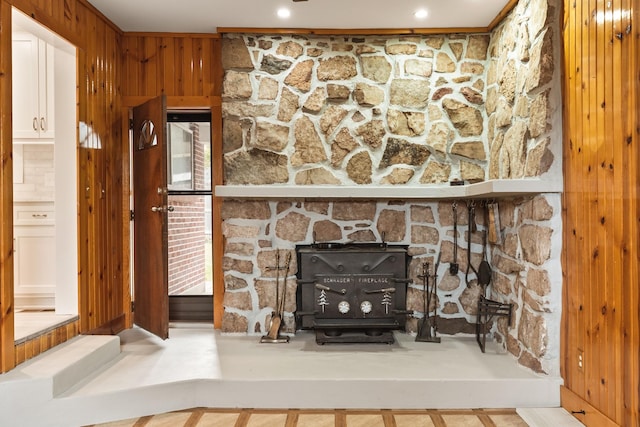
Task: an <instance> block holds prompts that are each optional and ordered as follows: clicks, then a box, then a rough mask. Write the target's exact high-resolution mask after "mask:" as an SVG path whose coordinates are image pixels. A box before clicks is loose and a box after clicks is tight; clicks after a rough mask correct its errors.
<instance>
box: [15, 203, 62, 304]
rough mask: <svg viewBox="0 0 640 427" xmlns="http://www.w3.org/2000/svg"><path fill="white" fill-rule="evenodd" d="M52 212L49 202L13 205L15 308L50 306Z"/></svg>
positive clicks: (53, 237)
mask: <svg viewBox="0 0 640 427" xmlns="http://www.w3.org/2000/svg"><path fill="white" fill-rule="evenodd" d="M54 215H55V211H54V206H53V203H16V204H14V229H13V236H14V244H13V249H14V296H15V306H16V308H18V309H20V308H22V309H27V308H31V309H34V308H38V309H45V308H53V307H54V304H55V292H56V262H55V260H56V257H55V254H56V233H55V217H54Z"/></svg>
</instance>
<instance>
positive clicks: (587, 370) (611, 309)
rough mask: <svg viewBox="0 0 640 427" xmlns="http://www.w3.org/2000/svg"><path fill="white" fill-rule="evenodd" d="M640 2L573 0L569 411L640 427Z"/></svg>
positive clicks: (566, 349) (567, 53) (568, 98)
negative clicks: (638, 19)
mask: <svg viewBox="0 0 640 427" xmlns="http://www.w3.org/2000/svg"><path fill="white" fill-rule="evenodd" d="M638 3H639V2H638V1H637V0H584V1H573V0H565V2H564V82H563V83H564V176H565V193H564V200H563V204H564V210H563V221H564V233H565V235H564V251H563V264H564V272H565V278H564V284H565V289H564V298H563V342H562V374H563V377H564V380H565V388H564V389H563V393H562V401H563V406H564V407H565V408H567V409H568V410H570V411H572V412H574V411H575V412H579V411H582V410H584V411H585V414H584V415H582V414H577V415H576V416H577V417H578V418H579V419H580V420H581V421H582V422H583V423H585V424H586V425H588V426H605V425H624V426H638V425H640V424H639V422H640V421H639V420H640V419H639V415H638V406H639V402H638V387H639V381H640V380H639V376H640V371H639V363H640V362H639V359H638V357H639V354H640V350H639V341H638V326H639V325H638V324H639V322H640V319H639V303H638V286H639V283H640V280H639V279H638V266H637V263H638V255H639V247H638V231H639V227H638V185H637V184H638V153H639V148H640V137H639V134H638V125H639V121H638V118H639V115H638V104H639V102H638V89H639V84H638V77H639V73H638V72H639V69H638V66H639V64H638V53H639V52H638V34H639V33H638V29H639V28H638V24H639V23H638V21H637V17H638V8H639V5H638Z"/></svg>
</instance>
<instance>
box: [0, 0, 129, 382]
mask: <svg viewBox="0 0 640 427" xmlns="http://www.w3.org/2000/svg"><path fill="white" fill-rule="evenodd" d="M12 5H13V6H15V7H17V8H18V9H19V10H21V11H22V12H24V13H25V14H27V15H29V16H31V17H32V18H34V19H35V20H36V21H38V22H40V23H41V24H42V25H44V26H45V27H48V28H49V29H51V30H52V31H54V32H55V33H57V34H59V35H60V36H62V37H63V38H65V39H67V40H68V41H70V42H71V43H73V44H75V45H76V46H78V47H79V50H78V70H79V74H78V92H77V93H78V117H79V119H80V120H82V121H84V122H85V123H87V124H89V125H91V126H92V127H93V129H94V130H95V131H96V132H97V133H98V134H99V135H100V136H101V140H102V144H103V147H102V149H101V150H95V149H87V148H80V149H79V151H78V164H79V171H78V177H79V181H78V186H79V188H78V190H79V191H78V195H79V214H78V233H79V237H78V241H79V261H78V268H79V275H78V280H79V284H78V286H79V306H80V308H79V312H80V321H79V327H78V329H80V330H82V331H85V332H86V331H88V330H91V329H95V328H96V327H97V326H100V325H101V324H104V323H108V322H110V321H113V320H114V319H112V317H113V316H115V315H117V314H118V313H120V314H122V311H123V306H124V304H123V301H122V300H123V299H124V296H123V293H124V291H123V289H124V286H123V283H122V281H124V280H126V279H127V278H126V277H125V276H124V275H123V274H122V268H123V263H122V261H123V253H124V250H125V249H124V248H123V245H122V242H121V241H120V240H121V239H120V238H119V236H120V235H121V233H120V229H122V228H123V227H122V223H123V222H124V218H125V214H124V211H125V207H126V208H128V204H127V205H124V204H123V200H124V197H123V196H122V194H123V192H122V182H123V176H124V175H123V173H122V166H121V162H122V156H121V153H122V147H121V133H120V122H119V119H118V120H117V121H116V119H115V117H119V115H120V111H121V107H120V105H119V100H118V98H117V90H118V89H117V84H118V82H117V81H116V80H118V79H119V77H118V76H119V74H120V73H119V71H116V70H118V68H117V67H118V66H119V64H120V63H121V62H122V58H121V57H120V56H119V51H120V49H121V48H120V46H119V45H118V44H117V38H118V37H120V35H121V32H120V30H118V29H117V28H116V27H115V26H114V25H113V24H112V23H111V22H109V21H108V20H106V19H105V18H104V16H102V14H100V13H99V12H97V11H96V9H95V8H94V7H93V6H91V5H90V4H89V3H88V2H87V1H86V0H53V1H52V0H4V1H2V3H1V11H2V12H0V13H2V15H1V16H0V19H2V22H0V25H1V28H0V44H1V47H2V49H1V51H0V67H2V75H1V76H0V91H2V92H3V93H10V87H11V83H10V76H11V72H10V71H11V62H10V51H11V49H10V47H11V37H10V36H9V37H7V36H6V35H7V34H10V16H11V14H10V12H11V6H12ZM5 91H6V92H5ZM1 99H2V101H0V120H1V121H0V129H2V130H1V131H0V135H1V136H0V138H1V139H0V155H3V156H5V157H4V158H7V157H6V154H4V153H5V150H6V149H7V147H10V144H11V118H10V117H11V109H10V106H11V99H10V97H8V96H4V95H3V96H2V97H1ZM116 123H117V124H116ZM7 144H9V145H7ZM3 163H6V162H3ZM127 172H128V171H127ZM7 173H8V174H9V175H10V174H11V170H10V168H8V167H5V166H4V165H3V168H2V171H1V172H0V191H1V192H2V193H1V195H2V197H0V199H1V201H0V214H1V215H2V218H3V221H2V223H3V225H2V228H1V229H0V250H2V253H7V252H6V251H5V249H6V248H7V244H8V243H7V242H10V243H11V246H10V247H9V248H12V238H11V236H12V224H11V221H12V203H11V201H12V197H11V193H12V179H10V180H8V181H7V180H6V174H7ZM3 179H4V180H3ZM87 189H88V190H87ZM103 190H104V193H103ZM113 218H120V219H121V222H118V221H113ZM113 230H118V236H115V235H114V233H112V231H113ZM114 248H115V250H113V251H111V250H112V249H114ZM9 253H10V251H9ZM1 261H2V269H1V271H0V275H2V277H1V278H2V281H1V282H0V297H2V299H1V301H0V304H4V305H0V314H1V316H2V317H0V371H6V370H8V369H11V367H12V365H14V363H13V362H12V360H13V361H15V354H16V349H15V348H14V344H13V323H12V322H13V313H12V311H9V310H8V309H7V308H8V307H10V306H11V301H12V299H13V291H12V290H9V289H10V287H11V286H12V283H13V268H12V267H10V266H9V262H10V260H5V259H2V260H1ZM11 262H12V261H11ZM11 289H12V288H11ZM7 331H11V333H10V334H9V333H8V332H7ZM44 342H45V341H42V340H40V342H39V344H38V345H35V344H34V345H33V346H31V350H28V351H32V352H33V351H37V350H38V348H40V349H42V348H45V347H46V346H44V345H43V343H44ZM18 354H21V355H24V354H25V352H24V348H23V349H22V350H20V349H19V350H18ZM21 357H22V356H21Z"/></svg>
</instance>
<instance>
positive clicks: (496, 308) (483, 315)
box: [476, 295, 513, 353]
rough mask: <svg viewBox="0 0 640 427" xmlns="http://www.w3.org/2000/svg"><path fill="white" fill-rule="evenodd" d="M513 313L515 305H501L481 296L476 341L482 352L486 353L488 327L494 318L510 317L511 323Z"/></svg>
mask: <svg viewBox="0 0 640 427" xmlns="http://www.w3.org/2000/svg"><path fill="white" fill-rule="evenodd" d="M512 313H513V304H506V303H501V302H498V301H493V300H490V299H488V298H486V297H485V296H484V295H481V296H480V299H479V300H478V316H477V317H476V341H478V345H479V346H480V350H482V352H483V353H484V352H485V345H486V341H487V326H488V324H489V323H490V322H491V320H492V319H493V318H494V317H508V318H509V323H511V314H512Z"/></svg>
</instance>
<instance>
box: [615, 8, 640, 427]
mask: <svg viewBox="0 0 640 427" xmlns="http://www.w3.org/2000/svg"><path fill="white" fill-rule="evenodd" d="M621 13H622V15H623V18H624V19H623V21H622V25H621V28H620V30H621V32H622V33H623V34H626V37H625V39H624V40H626V45H627V47H626V48H624V49H623V52H622V55H623V57H624V62H623V63H624V64H625V65H626V66H625V69H626V70H627V79H626V80H625V81H626V82H627V83H628V90H627V91H625V92H623V96H624V99H625V101H626V102H625V103H624V105H625V108H624V113H623V114H622V118H623V120H624V137H625V142H626V144H625V145H624V151H625V159H627V160H628V167H627V168H625V171H624V172H622V173H626V175H625V176H626V180H627V185H628V187H627V189H628V191H626V192H625V194H624V196H625V197H624V201H625V202H628V203H627V206H625V209H624V212H627V213H628V216H627V218H626V221H625V226H626V230H627V232H626V233H625V236H626V237H627V239H628V240H627V246H626V248H625V249H626V251H625V254H628V259H629V262H628V264H627V265H626V266H625V267H626V268H625V270H624V271H625V272H626V274H627V276H626V277H625V279H626V280H625V281H624V282H623V295H622V300H623V301H624V303H625V310H624V314H623V317H624V319H623V354H624V356H623V361H624V362H623V366H622V369H621V372H623V373H624V376H625V378H626V381H625V382H624V398H623V401H624V421H625V423H626V424H627V425H632V426H638V425H640V320H639V318H640V293H639V287H640V279H639V278H638V274H639V268H638V258H639V255H640V248H639V247H638V245H639V242H638V235H639V232H640V230H639V228H640V227H639V224H638V217H639V214H640V212H639V206H638V200H639V199H638V197H639V196H640V186H639V185H638V184H639V173H640V168H639V167H638V164H639V162H640V158H639V157H640V146H639V144H640V128H639V127H638V124H639V123H640V93H639V91H640V58H639V55H640V27H639V26H638V23H639V22H640V5H639V4H638V1H637V0H623V1H622V7H621ZM623 29H624V32H623V31H622V30H623Z"/></svg>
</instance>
